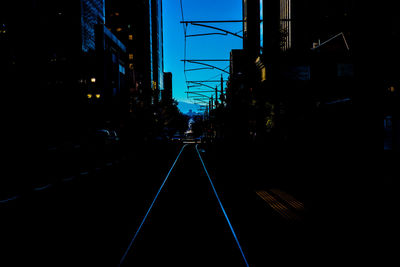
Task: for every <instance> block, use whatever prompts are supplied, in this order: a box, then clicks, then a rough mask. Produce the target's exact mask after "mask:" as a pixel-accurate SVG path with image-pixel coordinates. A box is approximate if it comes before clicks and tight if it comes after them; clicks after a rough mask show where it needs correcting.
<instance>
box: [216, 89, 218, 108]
mask: <svg viewBox="0 0 400 267" xmlns="http://www.w3.org/2000/svg"><path fill="white" fill-rule="evenodd" d="M215 107H218V86H215Z"/></svg>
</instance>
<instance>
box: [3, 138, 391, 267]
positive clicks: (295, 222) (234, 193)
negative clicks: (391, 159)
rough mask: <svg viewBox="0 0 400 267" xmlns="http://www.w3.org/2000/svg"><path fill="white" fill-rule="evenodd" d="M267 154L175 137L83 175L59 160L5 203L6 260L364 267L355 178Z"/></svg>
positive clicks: (84, 171) (87, 168)
mask: <svg viewBox="0 0 400 267" xmlns="http://www.w3.org/2000/svg"><path fill="white" fill-rule="evenodd" d="M262 152H265V151H263V150H251V149H238V148H237V146H230V148H228V147H215V146H209V145H196V144H185V145H184V144H165V145H153V146H145V147H143V148H137V149H133V150H132V151H131V152H130V153H128V154H125V155H124V158H121V159H118V160H116V159H115V158H114V159H105V160H101V161H98V162H91V163H90V166H84V165H85V164H83V165H82V166H81V165H80V164H76V165H75V167H74V169H76V172H73V171H72V170H70V168H69V167H68V166H69V164H68V161H67V162H63V163H62V164H58V165H57V168H51V169H54V171H57V170H58V171H60V172H61V173H64V174H65V176H62V175H61V176H59V177H58V178H57V179H42V180H43V181H45V183H44V184H40V185H37V186H36V187H33V188H32V190H31V191H30V192H25V193H24V194H22V195H17V196H18V197H16V198H10V199H5V200H1V201H0V211H1V222H0V244H1V246H2V247H1V249H0V254H1V256H0V266H7V267H13V266H18V267H19V266H53V267H54V266H293V265H304V264H306V265H307V266H328V265H330V264H336V265H337V266H341V265H344V264H355V265H354V266H357V264H359V263H360V261H362V259H363V258H368V257H366V255H365V254H364V255H362V254H358V253H357V250H356V249H355V248H360V243H362V240H363V237H365V236H369V235H365V232H363V231H362V226H363V223H364V220H366V219H364V218H363V217H361V216H359V215H360V214H361V212H360V210H361V208H360V207H362V205H365V204H366V203H367V202H365V199H364V200H363V199H359V195H358V194H357V192H356V191H355V190H354V189H353V187H350V185H351V184H350V183H349V182H348V181H349V180H348V179H349V177H350V178H351V176H352V175H354V173H349V174H343V170H340V169H338V170H337V171H335V172H333V173H327V174H325V173H323V172H316V171H314V172H313V169H312V168H310V166H309V165H307V164H304V163H305V162H308V161H307V160H308V159H307V158H306V159H304V160H302V161H301V162H300V163H295V162H296V160H290V159H289V157H292V158H294V159H298V158H299V157H297V156H298V155H289V156H288V155H286V154H283V156H282V155H281V156H282V158H280V156H279V155H278V154H274V155H273V157H272V158H268V157H264V156H262ZM265 154H266V153H264V155H265ZM303 157H304V155H303ZM84 158H85V157H82V159H81V160H83V161H84V162H90V161H85V160H84ZM283 159H284V160H283ZM62 160H66V158H62ZM279 162H280V163H279ZM315 165H316V163H314V166H315ZM76 166H81V167H80V168H78V167H76ZM321 166H323V165H321ZM324 168H325V167H320V169H321V170H324ZM56 169H57V170H56ZM25 173H29V172H28V170H25ZM313 173H315V174H313ZM321 173H322V174H323V175H321ZM304 174H307V175H304ZM339 174H340V175H341V176H340V175H339ZM310 177H311V178H310ZM363 201H364V202H363ZM386 210H387V209H386ZM370 212H371V211H370ZM370 214H372V213H370ZM381 218H383V217H381ZM383 219H384V218H383ZM387 229H393V227H392V226H391V227H389V228H387ZM386 232H387V233H388V234H389V233H391V232H390V231H388V230H386V231H385V233H386ZM380 244H381V246H382V247H387V246H385V245H386V244H385V243H384V242H382V243H380ZM361 251H362V250H361ZM375 252H377V251H375ZM389 254H390V253H389ZM385 255H388V252H387V253H386V254H385ZM306 265H304V266H306Z"/></svg>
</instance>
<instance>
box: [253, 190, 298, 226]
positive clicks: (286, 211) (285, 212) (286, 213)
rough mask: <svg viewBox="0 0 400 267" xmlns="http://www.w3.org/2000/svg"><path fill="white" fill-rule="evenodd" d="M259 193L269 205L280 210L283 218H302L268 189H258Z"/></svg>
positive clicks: (277, 210)
mask: <svg viewBox="0 0 400 267" xmlns="http://www.w3.org/2000/svg"><path fill="white" fill-rule="evenodd" d="M256 193H257V195H258V196H260V197H261V198H262V199H263V200H264V201H265V202H267V203H268V205H269V206H270V207H271V208H273V209H274V210H275V211H276V212H278V213H279V214H280V215H281V216H282V217H283V218H285V219H288V220H299V219H300V218H299V217H298V216H297V215H296V214H295V213H293V212H292V211H291V210H290V209H289V208H288V207H287V206H285V205H283V204H282V203H281V202H279V201H278V200H277V199H276V198H275V197H273V196H272V195H271V194H269V193H268V192H266V191H256Z"/></svg>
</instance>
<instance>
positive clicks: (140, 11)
mask: <svg viewBox="0 0 400 267" xmlns="http://www.w3.org/2000/svg"><path fill="white" fill-rule="evenodd" d="M106 13H107V22H106V26H107V27H108V28H109V29H110V31H111V32H112V33H114V34H115V35H116V36H117V37H118V39H119V40H121V42H123V43H124V44H125V45H126V49H127V54H128V68H129V72H130V74H129V75H130V80H131V81H132V82H133V83H134V86H133V87H131V88H130V92H131V98H132V99H131V105H132V107H133V106H137V105H141V106H151V105H154V104H157V103H158V102H159V100H160V97H161V94H160V91H161V90H162V89H163V46H162V43H163V37H162V36H163V35H162V1H160V0H157V1H156V0H149V1H124V0H113V1H109V3H108V4H107V5H106ZM131 110H132V112H133V108H131Z"/></svg>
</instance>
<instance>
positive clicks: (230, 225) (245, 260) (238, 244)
mask: <svg viewBox="0 0 400 267" xmlns="http://www.w3.org/2000/svg"><path fill="white" fill-rule="evenodd" d="M198 145H199V144H197V145H196V151H197V154H198V155H199V158H200V161H201V163H202V164H203V168H204V171H205V172H206V174H207V177H208V180H209V181H210V184H211V187H212V189H213V191H214V194H215V196H216V197H217V200H218V203H219V206H220V208H221V210H222V212H223V213H224V216H225V219H226V221H227V222H228V225H229V228H230V229H231V232H232V235H233V237H234V238H235V240H236V244H237V246H238V248H239V250H240V253H241V254H242V257H243V260H244V262H245V263H246V266H249V263H248V262H247V259H246V256H245V255H244V252H243V250H242V246H241V245H240V243H239V239H238V238H237V236H236V233H235V230H233V226H232V224H231V222H230V220H229V218H228V215H227V214H226V211H225V209H224V206H223V205H222V202H221V200H220V199H219V197H218V193H217V191H216V190H215V187H214V184H213V182H212V180H211V177H210V175H209V174H208V171H207V168H206V165H205V164H204V161H203V159H202V158H201V155H200V152H199V150H198V148H197V147H198Z"/></svg>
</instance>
